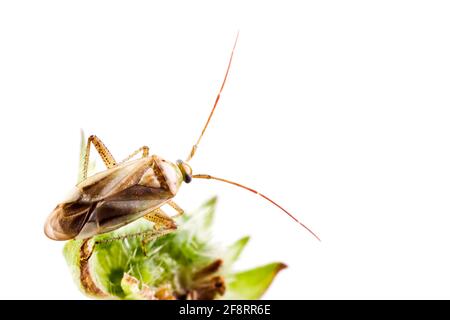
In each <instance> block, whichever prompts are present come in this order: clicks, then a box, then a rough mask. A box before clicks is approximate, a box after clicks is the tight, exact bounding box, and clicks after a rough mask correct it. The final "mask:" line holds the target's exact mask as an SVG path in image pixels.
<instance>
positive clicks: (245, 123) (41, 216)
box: [0, 1, 450, 299]
mask: <svg viewBox="0 0 450 320" xmlns="http://www.w3.org/2000/svg"><path fill="white" fill-rule="evenodd" d="M449 16H450V5H449V3H448V2H447V1H370V2H368V1H365V2H363V1H306V2H301V1H293V2H282V1H273V2H264V1H255V2H245V3H244V2H243V1H237V2H232V1H224V2H222V3H218V2H213V1H205V2H195V1H189V2H187V1H182V2H174V1H165V2H164V4H163V5H161V4H158V3H156V2H155V3H151V2H149V1H133V2H130V1H123V2H121V1H77V2H65V1H39V2H38V1H3V2H1V4H0V117H1V118H0V135H1V150H2V156H1V158H0V170H1V175H0V179H1V183H0V188H1V192H0V194H1V199H2V204H1V206H2V207H1V217H2V219H1V232H0V249H1V263H0V274H1V278H2V280H1V290H0V298H43V299H46V298H56V299H76V298H83V296H82V295H81V294H80V293H79V291H78V290H77V288H76V286H75V285H74V284H73V282H72V279H71V276H70V275H69V270H68V268H67V266H66V264H65V261H64V259H63V257H62V254H61V250H62V246H63V243H60V242H55V241H51V240H48V239H47V238H45V236H44V234H43V224H44V221H45V218H46V216H47V215H48V214H49V213H50V211H51V210H52V209H53V208H54V207H55V205H56V204H57V203H58V201H59V200H61V199H62V198H63V197H64V196H65V195H66V193H67V192H68V191H69V190H70V189H71V188H72V187H73V185H74V184H75V181H76V174H77V165H78V164H77V161H78V147H79V130H80V128H83V129H84V130H85V131H86V133H87V134H93V133H95V134H96V135H98V136H99V137H100V138H102V140H103V141H104V142H105V143H106V144H107V145H108V147H109V149H110V150H111V151H112V152H113V153H114V154H115V155H116V157H117V158H118V159H120V158H123V157H125V156H126V155H127V154H128V153H130V152H131V151H132V150H134V149H136V148H137V147H139V146H141V145H144V144H148V145H149V146H150V147H151V151H152V152H154V153H156V154H158V155H161V156H163V157H165V158H166V159H168V160H176V159H178V158H183V159H184V158H185V157H186V156H187V154H188V152H189V150H190V147H191V146H192V144H193V142H194V140H195V139H196V138H197V136H198V134H199V132H200V130H201V127H202V126H203V124H204V121H205V120H206V117H207V115H208V112H209V111H210V108H211V106H212V103H213V101H214V99H215V95H216V93H217V89H218V87H219V85H220V82H221V80H222V77H223V75H224V71H225V67H226V63H227V59H228V56H229V54H230V50H231V47H232V44H233V41H234V37H235V34H236V31H237V30H238V29H239V30H240V32H241V37H240V40H239V43H238V46H237V49H236V53H235V60H234V64H233V66H232V70H231V72H230V77H229V81H228V83H227V85H226V87H225V90H224V92H223V96H222V100H221V102H220V105H219V107H218V109H217V113H216V114H215V115H214V117H213V120H212V122H211V127H210V128H209V129H208V131H207V134H206V136H205V138H204V140H203V142H202V144H201V146H200V148H199V150H198V153H197V156H196V158H195V159H194V160H193V161H192V163H191V164H192V166H193V168H194V171H195V172H197V173H200V172H202V173H203V172H205V173H210V174H214V175H218V176H222V177H226V178H230V179H235V180H236V181H239V182H242V183H245V184H248V185H249V186H251V187H254V188H256V189H258V190H260V191H261V192H263V193H266V194H268V195H270V196H272V197H273V198H274V199H276V200H277V201H279V202H280V203H281V204H283V205H284V206H285V207H287V208H288V209H290V210H291V211H293V212H294V214H295V215H296V216H297V217H298V218H300V219H301V220H302V221H303V222H305V223H306V224H308V225H309V226H310V227H311V228H312V229H313V230H315V231H316V232H317V233H318V234H319V235H320V236H321V237H322V239H323V241H322V242H321V243H319V242H318V241H316V240H315V239H314V238H313V237H312V236H310V235H309V234H308V233H307V232H305V231H304V230H303V229H301V228H299V226H298V225H296V224H295V223H293V222H292V221H291V220H290V219H289V218H288V217H287V216H286V215H284V213H282V212H281V211H279V210H277V209H276V208H275V207H272V206H270V205H269V204H268V203H267V202H265V201H264V200H262V199H259V198H258V197H256V196H254V195H252V194H250V193H248V192H245V191H241V190H239V189H234V188H232V187H230V186H227V185H222V184H220V183H216V182H207V181H195V183H192V184H191V185H185V186H183V188H182V189H181V190H180V193H179V196H178V197H177V201H178V202H179V203H180V204H181V205H182V206H183V207H184V208H185V209H187V210H192V209H194V208H196V207H197V206H198V205H199V204H200V203H201V202H202V201H203V200H206V199H207V198H209V197H210V196H212V195H216V194H217V195H219V196H220V202H219V204H218V213H217V221H216V224H215V230H216V232H215V237H216V239H217V240H218V241H223V242H224V243H228V242H231V241H233V240H235V239H237V238H238V237H240V236H243V235H245V234H250V235H251V236H252V240H251V243H250V244H249V246H248V248H247V249H246V250H245V252H244V253H243V256H242V259H241V260H240V261H239V263H238V264H237V265H236V267H237V268H240V269H244V268H247V267H253V266H256V265H258V264H263V263H267V262H271V261H284V262H285V263H287V264H288V265H289V268H288V269H287V270H285V271H283V272H282V273H281V274H280V275H279V277H278V278H277V279H276V281H275V282H274V284H273V286H272V287H271V288H270V290H269V291H268V293H267V294H266V296H265V298H268V299H269V298H273V299H313V298H325V299H329V298H343V299H347V298H362V299H366V298H387V299H391V298H450V275H449V271H450V259H449V252H448V251H449V245H450V232H449V231H448V229H449V227H450V217H449V215H450V201H449V195H450V125H449V122H450V111H449V104H450V94H449V92H450V91H449V88H450V45H449V35H450V19H449Z"/></svg>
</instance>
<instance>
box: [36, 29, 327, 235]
mask: <svg viewBox="0 0 450 320" xmlns="http://www.w3.org/2000/svg"><path fill="white" fill-rule="evenodd" d="M238 37H239V34H238V35H237V36H236V40H235V42H234V46H233V49H232V51H231V56H230V59H229V62H228V67H227V71H226V73H225V77H224V79H223V82H222V85H221V87H220V89H219V93H218V94H217V98H216V100H215V103H214V105H213V108H212V110H211V112H210V114H209V116H208V119H207V121H206V123H205V125H204V127H203V130H202V131H201V134H200V136H199V138H198V140H197V142H196V143H195V144H194V146H193V147H192V149H191V152H190V153H189V156H188V157H187V159H186V160H185V161H182V160H178V161H176V163H172V162H169V161H167V160H165V159H163V158H161V157H160V156H157V155H149V148H148V147H147V146H143V147H141V148H139V149H138V150H136V151H135V152H133V153H132V154H131V155H130V156H129V157H127V158H126V159H125V160H123V161H121V162H117V161H116V160H115V159H114V157H113V155H112V154H111V153H110V152H109V150H108V149H107V148H106V146H105V145H104V144H103V143H102V142H101V140H100V139H99V138H97V137H96V136H90V137H89V139H88V141H87V145H86V153H85V158H84V164H83V167H82V172H81V177H82V179H81V182H80V183H79V184H78V185H76V187H75V189H74V191H73V192H72V194H71V196H70V197H69V198H68V199H66V201H64V202H63V203H60V204H59V205H58V206H56V208H55V209H54V210H53V212H52V213H51V214H50V216H49V217H48V219H47V221H46V224H45V234H46V235H47V237H49V238H50V239H53V240H70V239H88V238H91V237H93V236H95V235H98V234H102V233H105V232H109V231H113V230H116V229H118V228H120V227H122V226H124V225H126V224H129V223H131V222H132V221H134V220H136V219H138V218H141V217H144V218H145V219H147V220H149V221H151V222H153V223H155V231H158V230H159V231H158V232H155V233H153V236H154V235H156V236H159V235H162V234H166V233H168V232H171V231H173V230H175V229H176V223H175V221H174V220H173V219H172V217H170V216H169V215H167V214H166V213H165V212H164V211H163V210H162V209H161V207H162V206H163V205H169V206H171V207H172V208H174V209H175V210H176V211H177V212H178V214H180V215H181V214H183V209H181V208H180V206H178V205H177V204H176V203H175V202H174V201H173V200H172V199H173V198H174V197H175V196H176V194H177V193H178V189H179V188H180V186H181V184H182V182H185V183H190V182H191V181H192V179H211V180H217V181H222V182H225V183H228V184H232V185H234V186H237V187H240V188H243V189H245V190H248V191H250V192H253V193H255V194H257V195H259V196H261V197H262V198H264V199H266V200H267V201H269V202H271V203H272V204H273V205H275V206H277V207H278V208H279V209H281V210H282V211H284V212H285V213H286V214H288V215H289V216H290V217H291V218H292V219H293V220H294V221H296V222H297V223H298V224H300V225H301V226H303V227H304V228H305V229H306V230H308V231H309V232H310V233H311V234H312V235H313V236H314V237H316V238H317V239H318V240H320V239H319V237H318V236H317V235H316V234H315V233H314V232H312V231H311V230H310V229H309V228H308V227H307V226H305V225H304V224H303V223H301V222H300V221H299V220H297V219H296V218H295V217H294V216H293V215H292V214H291V213H289V212H288V211H287V210H286V209H284V208H283V207H281V206H280V205H279V204H277V203H276V202H275V201H273V200H272V199H270V198H269V197H267V196H265V195H263V194H261V193H259V192H257V191H256V190H254V189H251V188H249V187H246V186H244V185H242V184H239V183H237V182H233V181H230V180H227V179H223V178H218V177H214V176H211V175H208V174H192V169H191V167H190V166H189V164H188V163H189V161H190V160H191V159H192V158H193V157H194V155H195V153H196V151H197V148H198V145H199V144H200V141H201V139H202V137H203V135H204V133H205V131H206V128H207V127H208V125H209V122H210V120H211V117H212V115H213V113H214V110H215V109H216V107H217V104H218V102H219V99H220V95H221V93H222V90H223V88H224V86H225V82H226V80H227V77H228V73H229V71H230V66H231V62H232V60H233V54H234V49H235V47H236V43H237V40H238ZM91 145H93V146H94V147H95V149H96V150H97V151H98V153H99V154H100V157H101V159H102V160H103V162H104V163H105V165H106V167H107V170H105V171H102V172H99V173H97V174H95V175H93V176H90V177H88V176H87V171H88V166H89V153H90V148H91ZM139 153H142V158H140V159H137V160H131V159H132V158H133V157H134V156H136V155H137V154H139Z"/></svg>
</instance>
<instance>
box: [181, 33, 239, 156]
mask: <svg viewBox="0 0 450 320" xmlns="http://www.w3.org/2000/svg"><path fill="white" fill-rule="evenodd" d="M238 38H239V32H238V33H237V35H236V40H234V45H233V50H231V55H230V60H229V62H228V67H227V72H226V73H225V77H224V78H223V81H222V85H221V86H220V89H219V93H218V94H217V97H216V101H215V102H214V106H213V108H212V110H211V112H210V113H209V116H208V120H206V123H205V126H204V127H203V130H202V133H201V134H200V136H199V137H198V139H197V142H196V143H195V144H194V145H193V146H192V149H191V153H190V154H189V156H188V157H187V159H186V162H189V161H190V160H191V159H192V158H193V157H194V155H195V152H196V151H197V148H198V145H199V143H200V140H202V137H203V135H204V134H205V131H206V128H207V127H208V125H209V121H211V117H212V115H213V113H214V111H215V110H216V107H217V104H218V103H219V100H220V94H221V93H222V90H223V88H224V87H225V82H226V81H227V77H228V72H229V71H230V67H231V61H233V54H234V49H235V48H236V44H237V41H238Z"/></svg>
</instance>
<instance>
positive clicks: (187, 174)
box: [177, 160, 192, 183]
mask: <svg viewBox="0 0 450 320" xmlns="http://www.w3.org/2000/svg"><path fill="white" fill-rule="evenodd" d="M177 165H178V168H179V169H180V171H181V173H182V174H183V181H184V182H186V183H189V182H191V181H192V168H191V167H190V166H189V165H188V164H187V163H186V162H184V161H183V160H177Z"/></svg>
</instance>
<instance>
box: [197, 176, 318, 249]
mask: <svg viewBox="0 0 450 320" xmlns="http://www.w3.org/2000/svg"><path fill="white" fill-rule="evenodd" d="M192 178H194V179H211V180H217V181H222V182H225V183H228V184H232V185H234V186H237V187H239V188H242V189H245V190H248V191H250V192H253V193H254V194H257V195H259V196H260V197H262V198H264V199H266V200H267V201H269V202H270V203H272V204H273V205H275V206H277V207H278V208H279V209H281V210H283V211H284V212H285V213H286V214H287V215H288V216H289V217H291V218H292V219H293V220H294V221H295V222H297V223H298V224H300V225H301V226H302V227H303V228H305V229H306V230H308V232H309V233H311V234H312V235H313V236H314V237H315V238H316V239H317V240H319V241H321V240H320V238H319V237H318V236H317V235H316V234H315V233H314V232H313V231H312V230H311V229H310V228H308V227H307V226H306V225H304V224H303V223H302V222H300V221H299V220H298V219H297V218H296V217H294V216H293V215H292V214H291V213H290V212H289V211H287V210H286V209H284V208H283V207H282V206H280V205H279V204H278V203H276V202H275V201H273V200H272V199H270V198H269V197H267V196H265V195H263V194H262V193H259V192H258V191H256V190H254V189H252V188H249V187H246V186H244V185H242V184H240V183H237V182H234V181H231V180H227V179H222V178H217V177H213V176H211V175H209V174H194V175H193V176H192Z"/></svg>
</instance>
